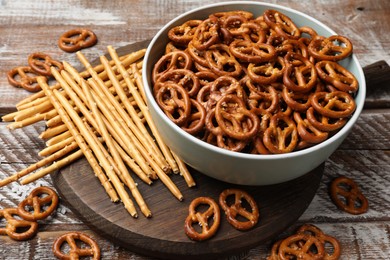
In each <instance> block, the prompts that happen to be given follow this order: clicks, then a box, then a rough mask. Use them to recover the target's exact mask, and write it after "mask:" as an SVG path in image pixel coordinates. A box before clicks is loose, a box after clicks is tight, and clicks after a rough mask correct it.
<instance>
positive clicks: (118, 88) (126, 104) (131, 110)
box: [100, 56, 170, 172]
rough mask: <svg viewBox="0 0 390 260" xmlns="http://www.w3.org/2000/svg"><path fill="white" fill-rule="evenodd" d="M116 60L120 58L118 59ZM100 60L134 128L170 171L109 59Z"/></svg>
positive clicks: (155, 157) (159, 161)
mask: <svg viewBox="0 0 390 260" xmlns="http://www.w3.org/2000/svg"><path fill="white" fill-rule="evenodd" d="M116 58H118V57H116ZM100 60H101V62H102V64H103V65H104V67H105V69H106V71H107V74H108V77H109V78H110V79H111V81H112V82H113V86H114V87H115V89H116V93H117V94H118V96H119V98H120V99H121V101H122V104H123V105H124V107H125V108H126V110H127V112H128V113H129V115H130V116H131V119H132V120H133V122H134V124H135V125H134V127H137V128H138V129H139V131H140V132H141V133H140V134H142V136H143V137H144V139H143V140H145V141H146V142H147V146H148V147H149V148H150V149H152V150H153V158H154V159H155V160H156V162H158V163H159V165H160V167H162V169H163V170H164V171H165V172H168V171H170V167H169V165H168V164H167V162H166V161H165V158H164V157H163V155H162V153H161V151H160V149H159V148H158V147H157V145H156V143H155V142H154V141H153V139H152V137H151V135H150V134H149V132H148V130H147V129H146V127H145V125H144V124H143V123H142V121H141V119H140V118H139V117H138V114H137V112H136V111H135V108H134V106H133V105H131V103H130V102H129V100H128V98H127V96H126V94H125V92H124V91H123V88H122V87H121V86H120V85H119V82H116V81H115V78H114V71H113V70H112V68H111V67H110V66H109V64H108V60H107V58H105V57H104V56H102V57H100ZM117 62H118V64H117V68H118V69H120V70H122V69H123V70H125V69H124V68H123V67H122V66H121V64H120V61H119V58H118V59H117ZM118 65H119V66H118ZM127 75H128V74H127ZM124 119H125V120H126V118H124ZM131 129H132V128H131ZM137 137H138V135H137ZM140 141H141V142H142V140H140Z"/></svg>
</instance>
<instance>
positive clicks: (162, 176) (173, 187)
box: [88, 78, 183, 200]
mask: <svg viewBox="0 0 390 260" xmlns="http://www.w3.org/2000/svg"><path fill="white" fill-rule="evenodd" d="M88 82H89V83H90V86H92V87H93V88H94V87H97V86H96V84H97V83H96V82H95V81H94V80H93V79H92V78H90V79H88ZM95 97H96V101H97V103H98V107H99V108H100V109H101V110H102V112H103V114H105V113H109V114H108V115H107V116H106V117H107V118H110V122H111V123H113V124H115V123H116V124H118V125H116V127H115V130H118V131H120V135H121V136H123V137H124V138H125V139H126V140H125V143H126V144H127V145H129V144H131V143H132V139H130V138H131V137H130V136H129V135H128V134H129V133H128V132H126V131H124V129H123V125H121V124H119V123H118V122H116V120H115V116H112V114H111V112H115V111H112V110H110V109H107V107H106V105H103V106H100V102H101V100H99V98H100V97H99V96H95ZM99 101H100V102H99ZM135 141H137V140H135ZM138 151H140V152H141V153H142V154H143V155H144V154H145V153H146V155H144V157H145V159H146V160H147V161H148V162H149V164H150V166H151V167H152V168H153V170H154V171H155V173H156V174H157V176H158V178H159V179H160V180H161V181H162V182H163V183H164V184H165V186H166V187H167V188H168V189H169V190H170V191H171V193H172V194H173V195H174V196H175V197H176V198H177V199H179V200H182V199H183V195H182V194H181V192H180V190H179V189H178V188H177V186H176V185H175V184H174V183H173V182H172V180H171V179H170V178H169V177H168V176H167V175H166V173H165V172H164V171H163V170H162V169H161V168H160V167H159V166H158V165H157V163H156V162H155V161H154V160H153V159H152V158H151V157H150V156H147V151H145V149H144V148H143V147H142V146H141V147H139V150H138Z"/></svg>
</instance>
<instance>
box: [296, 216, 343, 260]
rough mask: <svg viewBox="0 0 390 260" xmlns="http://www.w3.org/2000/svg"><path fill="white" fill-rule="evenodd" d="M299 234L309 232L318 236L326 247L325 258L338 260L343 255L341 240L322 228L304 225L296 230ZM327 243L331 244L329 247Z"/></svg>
mask: <svg viewBox="0 0 390 260" xmlns="http://www.w3.org/2000/svg"><path fill="white" fill-rule="evenodd" d="M296 233H297V234H308V235H311V236H314V237H316V238H317V239H318V240H320V241H321V242H322V244H323V245H324V248H325V255H324V258H323V259H324V260H337V259H339V258H340V255H341V245H340V242H339V241H338V240H337V239H336V238H334V237H332V236H329V235H327V234H325V233H324V232H323V231H322V230H321V229H319V228H318V227H316V226H315V225H312V224H304V225H302V226H301V227H300V228H299V229H298V230H297V232H296ZM326 245H330V250H329V247H328V246H326Z"/></svg>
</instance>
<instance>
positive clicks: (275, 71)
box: [247, 56, 285, 84]
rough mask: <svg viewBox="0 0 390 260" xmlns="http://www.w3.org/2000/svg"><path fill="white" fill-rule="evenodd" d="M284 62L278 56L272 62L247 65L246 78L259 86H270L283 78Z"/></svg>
mask: <svg viewBox="0 0 390 260" xmlns="http://www.w3.org/2000/svg"><path fill="white" fill-rule="evenodd" d="M284 70H285V62H284V60H283V58H282V57H280V56H278V57H276V58H275V60H273V61H269V62H262V63H249V65H248V70H247V73H248V76H249V77H250V78H251V79H252V80H253V81H255V82H257V83H260V84H271V83H273V82H276V81H277V80H278V79H280V78H282V77H283V73H284Z"/></svg>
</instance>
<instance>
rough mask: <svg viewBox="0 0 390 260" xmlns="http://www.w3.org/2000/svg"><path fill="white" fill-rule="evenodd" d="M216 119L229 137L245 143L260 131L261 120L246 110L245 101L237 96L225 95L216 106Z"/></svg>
mask: <svg viewBox="0 0 390 260" xmlns="http://www.w3.org/2000/svg"><path fill="white" fill-rule="evenodd" d="M215 119H216V120H217V123H218V125H219V126H220V128H221V129H222V131H223V132H224V133H225V134H226V135H227V136H229V137H232V138H234V139H237V140H241V141H245V140H248V139H250V138H252V137H254V136H255V135H256V134H257V132H258V131H259V127H260V120H259V118H258V116H257V115H256V114H254V113H253V112H251V111H249V110H248V109H246V107H245V104H244V101H243V100H242V99H240V98H238V97H237V96H235V95H231V94H228V95H224V96H223V97H222V98H221V99H220V100H219V101H218V102H217V104H216V106H215Z"/></svg>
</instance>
